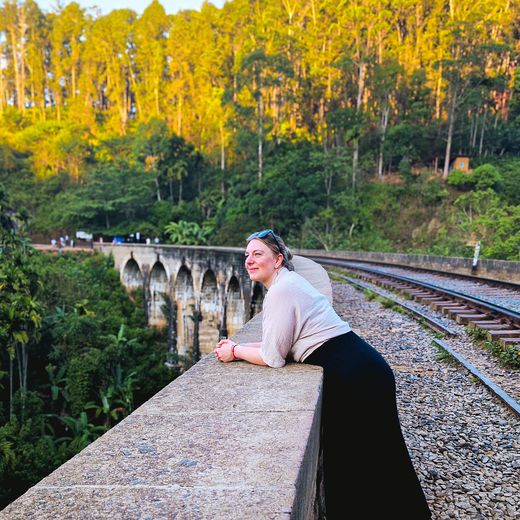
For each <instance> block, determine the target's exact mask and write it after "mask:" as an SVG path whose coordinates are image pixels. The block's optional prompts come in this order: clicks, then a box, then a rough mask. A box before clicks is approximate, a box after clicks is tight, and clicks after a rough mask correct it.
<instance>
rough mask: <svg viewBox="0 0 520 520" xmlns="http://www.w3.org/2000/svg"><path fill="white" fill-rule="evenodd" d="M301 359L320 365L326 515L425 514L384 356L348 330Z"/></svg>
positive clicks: (367, 518)
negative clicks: (322, 372)
mask: <svg viewBox="0 0 520 520" xmlns="http://www.w3.org/2000/svg"><path fill="white" fill-rule="evenodd" d="M305 363H308V364H311V365H318V366H321V367H323V369H324V382H323V407H322V448H323V476H324V486H325V506H326V517H327V520H336V519H341V520H348V519H352V520H376V519H377V520H383V519H386V518H399V519H410V520H422V519H429V518H430V517H431V513H430V509H429V507H428V504H427V502H426V498H425V496H424V493H423V490H422V488H421V485H420V483H419V479H418V478H417V475H416V473H415V470H414V467H413V465H412V461H411V459H410V455H409V453H408V450H407V448H406V444H405V441H404V438H403V435H402V432H401V426H400V424H399V416H398V412H397V405H396V397H395V379H394V374H393V372H392V370H391V368H390V367H389V366H388V363H387V362H386V361H385V359H384V358H383V356H381V354H379V352H377V351H376V350H375V349H374V348H373V347H372V346H371V345H369V344H368V343H367V342H366V341H364V340H363V339H361V338H360V337H359V336H357V335H356V334H355V333H354V332H352V331H351V332H348V333H346V334H343V335H341V336H338V337H336V338H332V339H330V340H328V341H326V342H325V343H324V344H323V345H322V346H321V347H319V348H318V349H316V350H315V351H314V352H313V353H312V354H310V355H309V356H308V357H307V358H306V359H305Z"/></svg>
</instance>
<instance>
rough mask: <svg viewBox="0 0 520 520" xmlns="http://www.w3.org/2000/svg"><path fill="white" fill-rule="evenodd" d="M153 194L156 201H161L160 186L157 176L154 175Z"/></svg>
mask: <svg viewBox="0 0 520 520" xmlns="http://www.w3.org/2000/svg"><path fill="white" fill-rule="evenodd" d="M155 193H156V196H157V200H158V201H160V200H161V186H160V184H159V175H157V174H156V175H155Z"/></svg>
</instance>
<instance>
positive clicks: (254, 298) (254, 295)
mask: <svg viewBox="0 0 520 520" xmlns="http://www.w3.org/2000/svg"><path fill="white" fill-rule="evenodd" d="M263 303H264V287H263V285H262V284H260V283H254V284H253V290H252V291H251V309H250V315H249V319H251V318H252V317H253V316H255V314H258V313H259V312H261V311H262V305H263Z"/></svg>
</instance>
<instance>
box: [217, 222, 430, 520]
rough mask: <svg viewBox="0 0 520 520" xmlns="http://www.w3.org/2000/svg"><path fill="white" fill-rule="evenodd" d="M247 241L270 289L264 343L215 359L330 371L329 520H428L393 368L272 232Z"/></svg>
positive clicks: (259, 278)
mask: <svg viewBox="0 0 520 520" xmlns="http://www.w3.org/2000/svg"><path fill="white" fill-rule="evenodd" d="M247 242H248V244H247V249H246V252H245V257H246V259H245V267H246V269H247V272H248V273H249V277H250V278H251V280H253V281H255V282H260V283H262V284H263V285H264V286H265V287H266V288H267V289H268V292H267V294H266V296H265V299H264V302H263V309H262V328H263V337H262V341H261V342H260V343H245V344H243V345H239V344H236V343H234V342H233V341H231V340H229V339H223V340H221V341H219V343H218V344H217V347H216V348H215V355H216V357H217V359H218V360H219V361H222V362H224V363H227V362H230V361H235V360H237V359H242V360H245V361H248V362H250V363H254V364H256V365H268V366H270V367H273V368H279V367H283V366H284V365H285V362H286V360H293V361H296V362H301V363H308V364H312V365H319V366H321V367H323V369H324V383H323V408H322V446H323V467H324V469H323V472H324V484H325V505H326V515H327V520H336V519H341V520H348V519H352V520H383V519H386V518H398V519H402V520H405V519H406V520H422V519H428V518H430V517H431V513H430V509H429V507H428V504H427V502H426V499H425V496H424V493H423V491H422V488H421V485H420V483H419V480H418V478H417V475H416V473H415V470H414V467H413V465H412V461H411V459H410V456H409V454H408V450H407V448H406V444H405V441H404V438H403V435H402V432H401V426H400V423H399V416H398V411H397V405H396V394H395V379H394V374H393V372H392V370H391V368H390V367H389V366H388V364H387V362H386V361H385V360H384V358H383V357H382V356H381V354H379V353H378V352H377V351H376V350H375V349H374V348H373V347H372V346H371V345H369V344H368V343H367V342H366V341H364V340H363V339H362V338H360V337H359V336H357V335H356V334H355V333H354V332H353V331H352V330H351V328H350V326H349V324H348V323H347V322H345V321H343V320H342V319H341V318H340V317H339V316H338V315H337V314H336V312H335V310H334V309H333V307H332V305H331V304H330V302H329V300H328V299H327V297H326V296H325V295H323V294H321V293H320V292H319V291H318V290H317V289H315V288H314V287H313V286H312V285H311V284H310V283H309V282H307V280H305V278H303V277H302V276H300V275H299V274H297V273H295V272H293V271H292V270H291V269H292V266H291V263H290V260H291V258H292V254H291V252H290V251H289V249H288V248H287V247H286V246H285V244H284V242H283V240H282V239H281V238H280V237H279V236H278V235H275V233H274V232H273V231H272V230H271V229H266V230H264V231H259V232H257V233H253V234H252V235H250V236H249V237H248V238H247ZM280 400H281V401H283V395H281V396H280Z"/></svg>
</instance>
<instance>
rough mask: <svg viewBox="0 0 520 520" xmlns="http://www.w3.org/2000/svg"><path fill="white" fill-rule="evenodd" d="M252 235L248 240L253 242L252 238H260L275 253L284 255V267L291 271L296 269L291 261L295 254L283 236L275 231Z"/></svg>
mask: <svg viewBox="0 0 520 520" xmlns="http://www.w3.org/2000/svg"><path fill="white" fill-rule="evenodd" d="M254 235H255V233H253V235H251V236H250V237H249V238H248V239H247V242H248V243H249V242H251V240H253V239H255V240H260V241H261V242H263V243H264V244H265V245H266V246H267V247H268V248H269V249H270V250H271V251H272V252H273V253H274V254H275V255H282V256H283V261H282V265H283V266H284V267H287V269H289V271H294V266H293V264H292V262H291V260H292V257H293V254H292V253H291V250H290V249H289V248H288V247H287V246H286V245H285V242H284V241H283V239H282V237H281V236H280V235H277V234H276V233H275V232H274V231H270V232H269V233H267V234H266V235H265V236H262V237H258V236H254Z"/></svg>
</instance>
